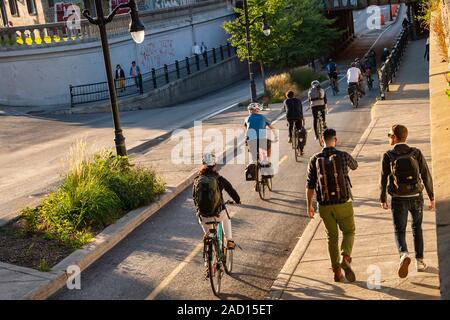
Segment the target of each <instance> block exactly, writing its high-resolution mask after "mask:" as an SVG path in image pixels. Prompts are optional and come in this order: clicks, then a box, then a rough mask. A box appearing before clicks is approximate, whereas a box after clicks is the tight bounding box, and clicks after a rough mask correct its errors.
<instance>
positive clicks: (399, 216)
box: [392, 196, 423, 259]
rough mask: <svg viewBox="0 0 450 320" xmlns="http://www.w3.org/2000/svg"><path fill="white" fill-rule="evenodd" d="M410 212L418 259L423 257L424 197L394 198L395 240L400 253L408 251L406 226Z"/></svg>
mask: <svg viewBox="0 0 450 320" xmlns="http://www.w3.org/2000/svg"><path fill="white" fill-rule="evenodd" d="M408 212H411V216H412V220H413V222H412V233H413V237H414V249H415V251H416V259H423V233H422V218H423V197H422V196H420V197H415V198H392V217H393V220H394V228H395V240H396V243H397V248H398V251H399V252H400V253H402V252H408V247H407V244H406V226H407V223H408Z"/></svg>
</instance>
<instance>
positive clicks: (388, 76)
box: [378, 28, 409, 100]
mask: <svg viewBox="0 0 450 320" xmlns="http://www.w3.org/2000/svg"><path fill="white" fill-rule="evenodd" d="M408 33H409V30H408V28H406V29H403V30H402V32H401V33H400V35H399V37H398V38H397V41H396V42H395V44H394V46H393V48H392V51H391V53H390V54H389V56H388V57H387V59H386V61H385V62H384V63H383V64H382V65H381V68H380V69H379V70H378V79H379V87H380V98H381V100H385V99H386V92H389V84H391V83H392V82H393V80H394V78H395V76H396V75H397V71H398V69H399V67H400V64H401V61H402V58H403V54H404V53H405V49H406V46H407V45H408Z"/></svg>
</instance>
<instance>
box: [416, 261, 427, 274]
mask: <svg viewBox="0 0 450 320" xmlns="http://www.w3.org/2000/svg"><path fill="white" fill-rule="evenodd" d="M416 268H417V272H424V271H425V270H427V268H428V266H427V264H426V263H425V262H423V259H416Z"/></svg>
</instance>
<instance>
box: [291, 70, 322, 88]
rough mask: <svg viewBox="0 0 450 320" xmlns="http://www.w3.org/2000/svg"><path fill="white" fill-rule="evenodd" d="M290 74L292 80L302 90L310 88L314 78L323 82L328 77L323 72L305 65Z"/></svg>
mask: <svg viewBox="0 0 450 320" xmlns="http://www.w3.org/2000/svg"><path fill="white" fill-rule="evenodd" d="M290 76H291V79H292V82H294V83H295V84H296V85H297V87H298V88H300V90H306V89H309V88H310V87H311V82H312V81H314V80H319V81H320V82H322V81H325V80H326V79H327V77H326V76H325V75H324V74H323V73H318V72H315V71H314V70H312V69H309V68H304V67H300V68H295V69H293V70H291V72H290Z"/></svg>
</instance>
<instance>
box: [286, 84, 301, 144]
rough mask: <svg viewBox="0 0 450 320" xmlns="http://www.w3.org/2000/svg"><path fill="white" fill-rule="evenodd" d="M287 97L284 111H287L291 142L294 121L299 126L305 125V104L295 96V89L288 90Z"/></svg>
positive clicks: (290, 139)
mask: <svg viewBox="0 0 450 320" xmlns="http://www.w3.org/2000/svg"><path fill="white" fill-rule="evenodd" d="M286 98H287V99H286V100H284V103H283V111H284V112H286V119H287V121H288V124H289V143H291V142H292V129H293V128H294V123H295V126H296V127H297V128H301V127H302V126H303V121H304V118H303V106H302V102H301V100H300V99H297V98H295V97H294V92H293V91H288V92H287V93H286Z"/></svg>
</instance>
